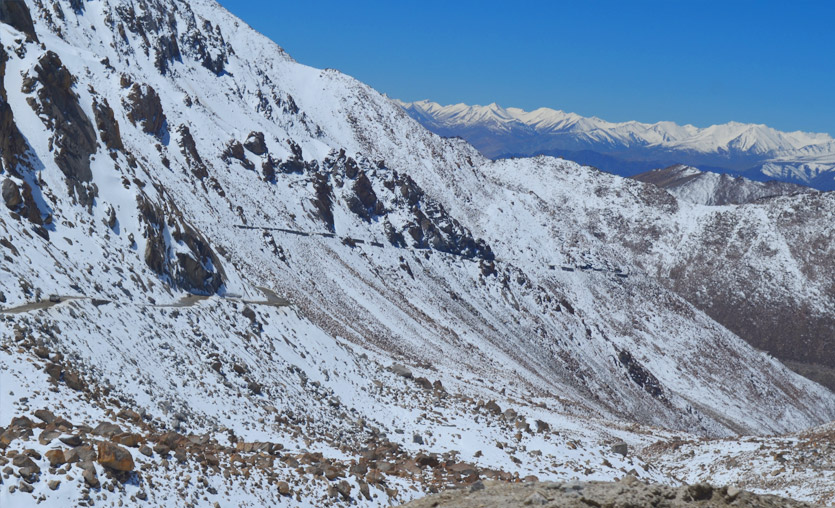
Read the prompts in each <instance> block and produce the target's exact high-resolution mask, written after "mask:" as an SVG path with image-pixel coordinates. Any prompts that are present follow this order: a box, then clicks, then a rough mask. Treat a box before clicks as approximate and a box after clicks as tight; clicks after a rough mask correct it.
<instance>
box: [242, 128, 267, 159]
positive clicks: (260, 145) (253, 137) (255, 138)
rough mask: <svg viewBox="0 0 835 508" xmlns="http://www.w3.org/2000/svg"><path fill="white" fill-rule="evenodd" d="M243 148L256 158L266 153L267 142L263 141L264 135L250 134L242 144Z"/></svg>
mask: <svg viewBox="0 0 835 508" xmlns="http://www.w3.org/2000/svg"><path fill="white" fill-rule="evenodd" d="M244 148H246V149H247V150H249V151H250V152H252V153H254V154H255V155H258V156H261V155H264V154H265V153H267V142H266V141H265V140H264V133H263V132H250V133H249V136H248V137H247V138H246V141H245V142H244Z"/></svg>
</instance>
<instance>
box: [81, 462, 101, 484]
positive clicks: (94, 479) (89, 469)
mask: <svg viewBox="0 0 835 508" xmlns="http://www.w3.org/2000/svg"><path fill="white" fill-rule="evenodd" d="M78 467H80V468H81V470H82V473H81V477H82V478H84V481H85V482H87V485H89V486H90V487H93V488H96V487H98V486H99V478H98V475H97V474H96V466H94V465H93V463H92V462H89V461H85V462H79V464H78Z"/></svg>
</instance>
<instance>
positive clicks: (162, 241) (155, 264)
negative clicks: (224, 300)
mask: <svg viewBox="0 0 835 508" xmlns="http://www.w3.org/2000/svg"><path fill="white" fill-rule="evenodd" d="M138 206H139V211H140V214H141V217H142V220H143V221H144V222H145V225H146V227H145V233H144V235H145V239H146V244H145V263H146V264H147V265H148V266H149V267H150V268H151V270H153V271H154V272H155V273H156V274H157V275H159V276H160V277H162V278H163V279H164V280H166V281H167V282H168V283H169V284H171V285H172V286H174V287H179V288H182V289H185V290H186V291H190V292H194V293H199V294H213V293H216V292H217V291H218V290H219V289H220V287H221V286H222V285H223V269H222V268H221V265H220V260H219V259H218V257H217V256H216V255H215V253H214V252H212V250H211V249H210V248H209V244H208V242H207V241H206V239H205V238H203V236H202V235H201V234H200V233H198V232H197V231H196V230H195V229H193V228H192V227H191V226H189V225H188V224H187V223H186V222H185V221H184V220H183V219H182V217H181V216H180V214H179V213H178V211H177V210H176V209H175V208H173V206H169V207H167V211H163V208H162V207H160V206H158V205H156V204H154V203H153V202H151V201H150V200H149V199H147V198H146V197H140V198H139V203H138ZM167 237H170V238H171V241H172V242H177V243H178V244H180V245H182V246H184V247H185V248H186V249H185V250H187V251H188V252H183V249H179V250H178V251H177V252H175V250H174V248H173V246H172V245H168V243H167V241H166V238H167Z"/></svg>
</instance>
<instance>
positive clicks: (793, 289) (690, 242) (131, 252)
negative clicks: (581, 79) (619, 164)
mask: <svg viewBox="0 0 835 508" xmlns="http://www.w3.org/2000/svg"><path fill="white" fill-rule="evenodd" d="M2 5H3V6H4V7H8V6H9V5H15V6H16V7H17V9H16V10H14V9H12V10H3V9H0V40H1V41H2V45H0V79H2V81H0V82H2V87H0V92H2V93H0V141H2V143H3V144H2V145H0V160H2V173H0V181H2V198H3V201H2V203H0V204H1V205H2V206H0V255H2V260H3V263H2V265H0V306H2V308H0V318H2V319H0V340H2V342H0V385H2V390H0V408H1V409H2V419H0V427H2V428H0V451H2V457H0V459H2V460H0V462H3V465H4V467H6V466H8V467H9V468H11V471H12V472H11V473H4V477H3V482H4V484H3V489H0V502H2V504H4V505H5V504H7V503H8V504H10V505H13V506H35V505H39V506H67V505H72V504H86V505H90V504H95V505H118V504H120V503H122V504H124V503H135V504H139V502H146V501H147V502H148V503H151V504H166V505H170V504H172V500H174V501H173V503H175V504H183V505H185V504H193V505H199V506H211V505H213V504H214V503H215V502H217V503H219V504H221V505H235V506H246V505H256V506H266V505H275V504H279V503H281V504H285V503H286V504H288V505H291V506H326V505H334V506H348V505H354V504H358V505H364V506H389V505H392V504H395V503H399V502H402V501H406V500H409V499H412V498H414V497H417V496H420V495H422V494H423V493H426V492H431V491H433V490H438V489H442V488H449V487H453V486H468V485H472V484H473V483H474V482H476V481H477V480H478V479H497V480H503V481H522V480H524V479H526V478H527V479H529V480H530V479H532V477H538V478H541V479H566V480H569V479H573V478H578V479H579V478H583V479H600V480H612V479H615V478H620V477H622V476H624V475H625V474H627V473H629V472H630V471H634V474H637V475H639V476H640V477H641V478H644V479H647V480H655V481H661V482H665V483H677V480H676V479H675V478H674V476H672V474H670V473H669V471H671V470H673V469H674V468H679V467H685V466H687V467H689V464H687V463H686V461H687V460H689V459H682V458H681V457H678V456H677V455H674V454H672V452H671V453H668V454H664V457H665V458H666V459H668V462H669V463H666V462H665V463H664V466H663V467H660V466H656V465H654V464H653V463H649V462H647V461H646V460H644V459H643V458H642V455H641V454H642V450H644V449H645V448H647V447H649V446H650V445H652V444H653V443H656V442H658V441H661V442H665V443H670V442H676V439H677V438H681V437H682V436H683V437H684V438H685V439H692V440H694V441H695V440H700V439H702V438H704V439H706V440H708V441H707V442H715V441H711V440H714V439H718V438H719V437H726V438H728V439H738V438H739V437H738V436H739V435H740V434H784V433H790V434H791V435H797V436H798V437H797V439H799V440H800V439H805V438H804V437H803V436H802V435H800V434H795V433H798V432H800V431H803V430H804V429H807V428H809V427H814V426H818V425H821V424H824V423H826V422H829V421H832V420H833V419H835V395H833V393H832V392H830V391H829V390H827V389H825V388H823V387H822V386H820V385H817V384H815V383H813V382H812V381H810V380H808V379H806V378H803V377H800V376H798V375H796V374H794V373H793V372H791V371H790V370H788V369H787V368H786V367H785V366H783V365H782V364H781V363H780V362H779V361H778V360H777V359H775V358H774V357H773V356H771V355H769V354H766V353H764V352H763V351H761V350H757V349H755V348H754V347H752V346H751V345H750V344H748V343H746V342H745V341H744V340H743V338H744V339H746V340H749V341H750V340H752V337H769V338H770V337H771V336H767V335H766V334H764V333H761V332H762V330H760V329H758V328H756V327H757V326H762V327H764V329H765V328H766V327H767V328H768V329H775V331H776V332H780V333H777V334H775V335H774V337H773V338H774V344H771V345H770V346H773V347H771V349H769V350H770V351H772V350H773V354H775V355H776V354H777V352H780V353H781V354H782V353H783V352H785V351H784V349H785V350H787V351H789V352H791V351H793V350H792V346H793V345H794V344H793V343H786V342H781V341H780V339H781V338H782V337H784V336H791V337H795V336H797V337H800V338H801V340H805V341H807V342H808V344H807V346H808V347H805V348H802V350H801V351H800V352H801V353H803V354H809V355H811V356H812V357H814V358H815V359H820V358H826V355H827V354H830V353H829V352H831V351H832V350H833V348H831V347H830V345H829V344H828V343H826V342H825V341H822V340H817V341H815V340H814V337H818V336H822V337H831V336H832V335H831V334H829V335H827V334H826V333H827V332H828V331H829V330H831V322H830V321H828V320H831V318H830V316H832V315H835V309H834V308H833V307H835V302H832V301H831V298H828V296H827V295H831V294H832V293H831V289H832V287H833V278H832V273H835V270H833V269H832V267H831V266H830V264H827V262H826V260H827V259H835V256H833V255H832V254H833V253H832V249H833V248H835V247H833V246H835V242H832V241H831V238H832V236H833V234H835V233H833V228H835V222H833V221H831V220H829V219H830V218H831V217H832V216H833V215H835V201H833V198H832V197H831V196H829V195H820V196H817V195H816V196H792V197H786V198H780V199H779V200H771V201H769V203H767V204H762V205H760V204H756V205H751V206H740V207H735V208H732V209H725V208H722V209H716V208H715V207H704V206H698V205H694V204H691V203H687V202H684V201H679V200H676V199H675V198H674V197H673V196H671V195H670V194H668V193H667V192H665V191H663V190H661V189H658V188H656V187H654V186H651V185H647V184H644V183H641V182H637V181H633V180H627V179H623V178H619V177H616V176H613V175H609V174H605V173H600V172H598V171H596V170H594V169H592V168H588V167H584V166H581V165H578V164H575V163H571V162H567V161H561V160H558V159H553V158H547V157H541V158H536V159H530V160H506V161H497V162H492V161H489V160H486V159H485V158H484V157H482V156H481V155H480V154H479V153H478V152H477V151H476V150H475V149H474V148H473V147H472V146H470V145H468V144H466V143H464V142H462V141H460V140H454V139H442V138H440V137H438V136H436V135H434V134H431V133H430V132H428V131H427V130H426V129H424V128H422V127H421V126H420V125H419V124H418V123H417V122H415V121H413V120H412V119H410V118H409V117H408V116H407V115H406V114H405V113H404V112H403V111H402V109H401V108H400V107H399V106H398V105H396V104H395V103H393V102H392V101H390V100H388V99H386V98H385V97H384V96H382V95H381V94H379V93H377V92H376V91H374V90H373V89H371V88H370V87H368V86H367V85H364V84H362V83H360V82H358V81H357V80H355V79H353V78H350V77H348V76H345V75H343V74H341V73H338V72H336V71H329V70H318V69H313V68H310V67H307V66H304V65H302V64H299V63H297V62H295V61H294V60H292V58H290V57H289V56H287V55H286V53H285V52H284V51H283V50H281V49H280V48H279V47H278V46H276V45H275V44H274V43H272V42H271V41H269V40H267V39H266V38H265V37H263V36H261V35H260V34H257V33H256V32H254V31H253V30H252V29H250V28H249V27H247V26H246V25H245V24H244V23H243V22H241V21H240V20H238V19H237V18H235V17H233V16H232V15H231V14H229V13H228V12H227V11H226V10H225V9H223V8H221V7H220V6H219V5H218V4H216V3H215V2H213V1H210V0H191V1H186V0H165V1H163V0H90V1H86V2H85V1H80V0H56V1H55V2H50V3H49V4H47V3H44V2H40V1H35V0H32V1H28V0H27V1H26V2H17V3H14V4H9V3H4V4H2ZM751 238H757V239H758V240H757V243H756V245H755V247H754V248H752V247H751ZM682 245H684V246H686V248H682ZM700 255H701V256H704V257H705V258H707V259H699V258H698V256H700ZM821 259H823V260H824V261H823V262H822V261H821ZM713 262H716V263H718V265H719V266H712V265H711V264H710V263H713ZM717 279H721V280H722V284H716V283H715V281H716V280H717ZM750 285H753V288H752V287H750ZM739 295H744V297H745V298H741V299H740V298H738V296H739ZM752 302H753V303H754V304H756V305H757V306H760V307H761V308H778V309H786V312H796V311H797V309H801V310H802V311H803V312H804V313H805V315H806V316H807V319H806V320H804V321H802V322H800V323H799V322H798V320H792V319H786V316H784V315H781V314H779V313H775V315H774V318H775V319H777V320H779V322H780V324H781V326H782V327H783V328H782V329H779V330H778V329H777V328H776V327H775V326H773V324H772V323H770V322H769V321H768V320H766V319H762V317H761V316H759V315H757V314H756V313H749V315H750V317H751V319H752V320H753V321H754V323H753V324H752V323H747V322H740V321H738V320H734V319H728V316H724V315H722V314H721V313H720V312H719V311H718V310H717V309H730V310H731V311H733V313H738V312H739V311H740V310H747V309H745V308H744V307H742V306H743V305H747V304H750V303H752ZM758 323H761V325H758ZM733 325H739V327H738V329H736V330H734V329H732V328H731V327H732V326H733ZM803 326H806V327H807V328H803ZM813 327H814V328H813ZM768 329H766V331H768ZM820 332H823V333H820ZM755 345H757V346H758V347H760V346H762V344H755ZM781 348H783V349H781ZM794 349H795V350H796V349H797V348H796V347H795V348H794ZM786 354H788V353H786ZM796 359H797V360H798V361H808V360H809V358H803V357H801V358H796ZM786 439H794V438H792V437H787V438H786ZM621 441H624V442H625V444H626V445H627V448H624V447H623V446H622V445H621V443H620V442H621ZM763 453H765V452H763ZM666 459H665V460H666ZM659 463H661V462H659ZM757 467H758V468H759V469H758V471H763V472H765V471H766V470H767V466H757ZM821 467H823V466H821ZM808 471H809V470H807V469H803V470H802V472H798V473H796V474H795V473H792V474H791V475H787V477H788V478H787V479H786V481H787V483H780V484H779V485H778V484H776V483H774V481H775V480H773V479H772V478H771V477H766V475H765V474H763V475H761V476H762V478H761V479H759V480H754V479H751V480H748V481H747V483H746V484H745V486H746V487H748V488H752V489H759V490H764V491H769V492H777V491H779V492H780V493H783V494H785V493H788V494H791V495H792V496H795V497H799V498H803V499H809V500H815V501H819V500H823V501H826V502H831V500H832V499H835V492H832V489H831V488H830V487H826V485H818V484H814V485H812V484H808V483H807V482H804V479H805V478H807V476H808V475H809V474H811V473H809V472H808ZM821 471H823V472H821V473H820V474H821V475H822V476H823V478H824V479H829V478H831V477H832V475H831V471H829V472H826V471H827V470H825V469H822V470H821ZM692 474H694V475H695V474H698V473H695V472H694V473H692ZM709 474H713V473H705V476H703V479H705V480H711V481H724V480H723V479H722V478H723V477H721V476H709ZM827 475H828V476H827ZM763 478H764V479H763ZM780 480H781V482H782V481H783V480H784V478H780ZM6 482H8V484H9V485H8V486H7V485H6ZM55 482H58V483H55ZM832 484H833V483H832V482H830V483H829V485H832ZM12 487H14V488H12Z"/></svg>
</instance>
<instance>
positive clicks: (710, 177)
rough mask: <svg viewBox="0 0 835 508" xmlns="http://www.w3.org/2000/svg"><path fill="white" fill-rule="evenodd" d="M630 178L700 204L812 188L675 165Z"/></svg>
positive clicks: (734, 201)
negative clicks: (759, 180)
mask: <svg viewBox="0 0 835 508" xmlns="http://www.w3.org/2000/svg"><path fill="white" fill-rule="evenodd" d="M632 178H634V179H635V180H638V181H640V182H646V183H651V184H654V185H657V186H659V187H661V188H662V189H665V190H667V191H668V192H670V193H671V194H673V195H674V196H675V197H677V198H678V199H681V200H684V201H689V202H690V203H696V204H701V205H717V206H723V205H741V204H745V203H753V202H755V201H758V200H761V199H767V198H771V197H775V196H791V195H794V194H803V193H813V192H815V191H814V190H813V189H811V188H809V187H804V186H802V185H795V184H791V183H785V182H777V181H774V180H772V181H769V182H755V181H753V180H749V179H747V178H743V177H733V176H730V175H727V174H719V173H713V172H710V171H700V170H699V169H697V168H694V167H691V166H685V165H683V164H677V165H675V166H670V167H668V168H664V169H653V170H652V171H647V172H646V173H641V174H639V175H635V176H633V177H632Z"/></svg>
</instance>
